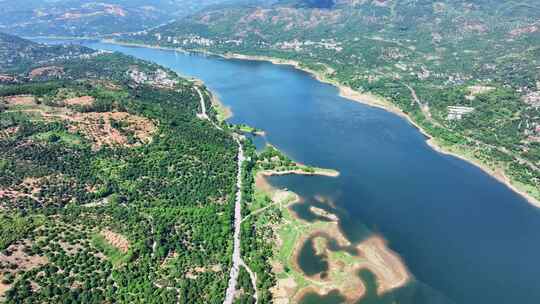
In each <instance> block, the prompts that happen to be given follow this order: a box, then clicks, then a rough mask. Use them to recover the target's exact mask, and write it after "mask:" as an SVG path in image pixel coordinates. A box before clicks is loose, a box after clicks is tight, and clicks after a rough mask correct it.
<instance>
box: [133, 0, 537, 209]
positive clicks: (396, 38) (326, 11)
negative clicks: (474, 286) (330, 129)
mask: <svg viewBox="0 0 540 304" xmlns="http://www.w3.org/2000/svg"><path fill="white" fill-rule="evenodd" d="M123 41H128V42H134V43H143V44H151V45H156V44H158V45H161V46H167V47H174V48H182V49H187V50H205V51H211V52H215V53H219V54H228V53H229V54H230V53H236V54H244V55H252V56H267V57H273V58H280V59H288V60H294V61H297V62H300V64H301V66H302V67H303V68H306V69H309V70H311V71H313V72H315V73H317V74H318V75H319V76H320V77H321V78H324V79H326V80H329V81H331V82H335V83H337V84H341V85H345V86H348V87H351V88H353V89H355V90H357V91H360V92H369V93H372V94H375V95H377V96H380V97H384V99H386V100H388V101H390V102H391V103H392V104H393V105H396V106H397V107H399V108H400V109H401V111H403V112H405V113H406V114H408V115H409V116H410V117H411V118H412V119H413V121H414V122H415V123H417V124H418V125H419V126H421V127H422V128H423V129H424V130H425V131H426V132H427V133H429V134H430V135H431V136H433V137H434V138H435V141H436V143H437V144H438V145H440V146H443V147H444V149H445V150H448V151H451V152H455V153H458V154H460V155H463V156H465V157H467V158H469V159H472V160H474V161H476V162H477V163H481V164H482V165H483V166H484V167H485V168H487V170H489V171H491V173H492V174H494V175H497V176H499V177H500V178H501V179H505V178H506V177H508V178H510V179H511V180H512V183H513V184H514V185H515V186H516V187H518V188H519V189H520V190H521V191H523V192H525V193H528V194H529V195H531V196H533V197H536V198H537V199H538V198H540V190H539V189H540V169H539V168H540V110H539V109H540V3H539V2H538V1H535V0H526V1H503V0H463V1H448V0H445V1H408V0H361V1H358V0H335V1H326V0H325V1H314V0H283V1H279V2H278V3H276V4H274V5H267V6H259V7H253V6H243V7H239V6H230V7H228V8H227V9H224V8H222V9H219V10H206V11H204V12H202V13H199V14H196V15H194V16H192V17H189V18H185V19H183V20H180V21H178V22H175V23H172V24H168V25H166V26H163V27H160V28H157V29H154V30H152V31H149V32H148V33H144V34H136V35H131V36H125V37H124V38H123Z"/></svg>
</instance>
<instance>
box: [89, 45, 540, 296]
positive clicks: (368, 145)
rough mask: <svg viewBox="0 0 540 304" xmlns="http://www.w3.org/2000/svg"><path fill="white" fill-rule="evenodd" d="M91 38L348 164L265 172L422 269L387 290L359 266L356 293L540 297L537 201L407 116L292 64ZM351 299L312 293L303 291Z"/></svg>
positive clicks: (327, 160)
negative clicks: (306, 171)
mask: <svg viewBox="0 0 540 304" xmlns="http://www.w3.org/2000/svg"><path fill="white" fill-rule="evenodd" d="M84 43H85V44H86V45H88V46H90V47H93V48H98V49H105V50H112V51H120V52H123V53H126V54H129V55H133V56H136V57H139V58H142V59H147V60H150V61H154V62H156V63H158V64H161V65H164V66H166V67H168V68H171V69H173V70H175V71H177V72H178V73H179V74H181V75H190V76H194V77H197V78H200V79H202V80H203V81H204V82H205V83H206V85H207V86H208V87H209V88H210V89H211V90H212V91H213V92H215V93H216V94H218V95H219V96H220V98H221V100H222V101H223V102H224V103H225V104H226V105H227V106H230V107H231V108H232V110H233V112H234V116H233V117H232V118H231V119H230V121H231V122H233V123H246V124H248V125H251V126H254V127H257V128H260V129H263V130H265V131H266V138H267V140H268V141H269V142H270V143H272V144H273V145H275V146H276V147H278V148H279V149H280V150H282V151H283V152H284V153H286V154H287V155H289V156H290V157H291V158H293V159H294V160H296V161H299V162H301V163H305V164H309V165H313V166H318V167H324V168H332V169H336V170H338V171H340V173H341V175H340V176H339V177H337V178H330V177H318V176H317V177H313V176H294V175H291V176H274V177H270V178H268V179H269V181H270V183H271V184H272V185H273V186H275V187H277V188H288V189H290V190H292V191H294V192H296V193H298V194H299V195H300V196H301V197H302V198H303V203H302V204H299V205H297V206H294V207H293V210H294V211H295V213H297V214H298V215H299V216H300V217H301V218H303V219H305V220H306V221H314V220H318V219H319V216H317V215H316V214H313V212H312V211H311V209H310V208H309V206H311V205H313V206H316V207H318V208H322V209H324V210H326V211H329V212H333V213H335V214H336V215H337V216H338V217H339V226H340V228H341V231H342V232H343V234H344V235H345V237H346V238H347V240H348V241H350V242H351V243H352V244H359V243H361V242H362V241H364V240H366V239H368V238H369V237H370V236H372V234H373V233H375V232H376V233H377V234H380V235H382V236H383V237H384V238H385V239H386V240H387V241H388V246H390V247H391V249H392V250H394V251H395V252H397V253H398V254H399V255H400V256H401V257H402V259H403V262H404V263H405V264H406V266H407V267H408V269H409V271H410V272H411V273H412V274H413V275H414V277H415V280H414V281H412V282H411V283H409V284H408V285H407V286H405V287H402V288H398V289H395V290H393V291H392V292H389V293H386V294H384V295H379V294H377V292H376V290H377V286H376V285H377V282H376V280H375V278H374V275H373V273H371V272H369V271H365V270H362V271H360V272H359V273H358V276H359V277H361V278H362V279H363V281H364V282H365V283H366V284H365V285H366V286H365V287H366V295H365V296H364V298H363V299H362V300H361V301H359V303H392V301H394V300H398V301H397V302H399V303H415V304H422V303H426V304H433V303H464V304H483V303H486V304H493V303H509V304H514V303H520V304H537V303H540V288H538V275H539V274H540V263H538V257H539V256H540V210H539V209H537V208H535V207H533V206H531V205H530V204H528V203H527V202H526V201H525V200H524V199H523V198H522V197H520V196H519V195H517V194H516V193H514V192H512V191H511V190H510V189H508V188H507V187H506V186H505V185H503V184H500V183H499V182H497V181H496V180H495V179H493V178H491V177H490V176H488V175H487V174H485V173H484V172H482V171H481V170H480V169H478V168H477V167H475V166H473V165H471V164H469V163H466V162H464V161H462V160H459V159H457V158H455V157H452V156H447V155H442V154H439V153H437V152H435V151H433V150H432V149H431V148H430V147H429V146H428V145H427V144H426V143H425V138H424V136H423V135H422V134H420V132H418V130H416V129H415V128H414V127H413V126H411V125H410V124H409V123H408V122H407V121H405V120H404V119H402V118H400V117H398V116H396V115H393V114H391V113H388V112H385V111H384V110H381V109H376V108H371V107H368V106H365V105H362V104H359V103H356V102H351V101H348V100H346V99H344V98H341V97H339V96H338V91H337V89H336V88H334V87H332V86H330V85H327V84H323V83H320V82H318V81H316V80H315V79H313V77H311V76H310V75H308V74H306V73H304V72H301V71H298V70H295V69H293V68H292V67H288V66H276V65H272V64H270V63H265V62H254V61H241V60H225V59H221V58H217V57H209V56H203V55H193V54H184V53H180V52H173V51H166V50H157V49H147V48H134V47H125V46H118V45H112V44H104V43H97V42H84ZM311 242H313V243H315V241H314V240H312V241H311ZM307 245H310V246H311V245H314V244H309V243H308V244H306V245H304V248H303V250H302V251H303V253H301V254H300V258H301V259H302V261H301V262H300V263H299V264H300V265H301V267H302V268H303V269H305V270H306V271H307V272H310V274H317V273H319V274H320V273H322V272H324V271H325V263H326V261H325V255H324V254H317V250H316V248H315V246H311V249H310V248H308V247H306V246H307ZM330 247H332V246H330ZM330 249H332V248H330ZM334 249H336V248H334ZM343 299H344V298H343V296H342V295H340V294H339V293H338V292H332V293H330V294H328V295H326V296H324V297H322V298H321V296H318V295H316V294H314V293H307V294H306V295H305V296H304V298H303V302H305V303H340V302H342V301H343Z"/></svg>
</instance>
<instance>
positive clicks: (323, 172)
mask: <svg viewBox="0 0 540 304" xmlns="http://www.w3.org/2000/svg"><path fill="white" fill-rule="evenodd" d="M313 169H314V170H315V171H313V172H307V171H303V170H302V169H295V170H283V171H276V170H264V171H261V172H259V173H258V174H260V175H262V176H279V175H306V176H326V177H338V176H339V175H340V173H339V171H336V170H333V169H322V168H313Z"/></svg>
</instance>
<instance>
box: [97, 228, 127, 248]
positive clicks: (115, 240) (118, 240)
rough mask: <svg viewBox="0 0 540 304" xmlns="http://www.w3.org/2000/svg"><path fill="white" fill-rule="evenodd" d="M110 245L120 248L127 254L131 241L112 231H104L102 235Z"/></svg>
mask: <svg viewBox="0 0 540 304" xmlns="http://www.w3.org/2000/svg"><path fill="white" fill-rule="evenodd" d="M100 234H101V235H102V236H103V237H104V238H105V240H107V242H109V244H111V245H112V246H114V247H116V248H118V250H120V251H121V252H123V253H127V252H128V250H129V241H128V240H127V239H126V238H125V237H124V236H123V235H121V234H119V233H116V232H113V231H111V230H103V231H101V233H100Z"/></svg>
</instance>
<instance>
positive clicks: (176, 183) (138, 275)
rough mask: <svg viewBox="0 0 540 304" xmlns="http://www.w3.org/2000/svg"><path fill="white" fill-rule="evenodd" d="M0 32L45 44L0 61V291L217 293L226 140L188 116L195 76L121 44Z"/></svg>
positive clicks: (209, 296) (228, 202)
mask: <svg viewBox="0 0 540 304" xmlns="http://www.w3.org/2000/svg"><path fill="white" fill-rule="evenodd" d="M0 38H2V39H0V46H2V48H3V49H13V48H15V49H16V48H18V47H20V48H24V47H27V45H31V47H32V49H33V50H32V52H31V53H28V54H32V56H34V55H35V56H36V58H42V55H43V54H51V53H54V54H53V55H54V56H53V57H54V58H57V59H55V60H54V62H52V63H51V62H45V61H43V62H41V61H38V60H32V57H28V56H27V57H25V58H23V59H21V60H19V61H17V60H18V59H17V58H15V60H13V61H12V63H11V65H10V66H9V67H8V68H6V67H5V66H2V70H1V71H0V73H2V76H3V78H2V79H0V222H1V225H0V234H1V235H2V237H1V238H0V239H1V242H0V276H1V282H0V297H1V298H2V299H3V300H4V301H5V302H7V303H44V302H47V303H104V302H107V303H221V302H222V301H223V297H224V295H225V289H226V284H227V280H228V275H229V267H230V264H231V253H232V216H233V211H232V210H233V208H234V206H233V203H234V193H235V191H236V189H235V188H236V166H235V164H236V157H237V145H236V143H235V142H234V140H233V138H232V137H231V136H230V131H228V129H227V128H226V126H225V125H224V127H225V131H222V130H219V129H217V128H214V127H213V126H212V124H211V123H210V122H209V121H207V120H202V119H198V118H197V116H196V113H197V112H198V111H200V109H199V107H200V105H199V95H198V94H197V92H196V90H195V88H194V86H195V84H194V83H192V82H190V81H187V80H185V79H182V78H179V77H178V76H177V75H176V74H174V73H173V72H172V71H170V70H167V69H164V68H161V67H159V66H157V65H155V64H150V63H147V62H144V61H140V60H136V59H134V58H131V57H128V56H124V55H121V54H116V53H114V54H112V53H105V54H101V53H100V54H95V55H93V56H82V57H81V56H77V57H71V56H68V55H69V54H70V52H71V50H70V48H69V47H57V48H54V49H52V48H50V47H47V46H42V45H37V44H32V43H31V42H28V41H25V40H20V39H18V38H15V37H11V36H0ZM41 51H42V52H43V53H41ZM71 54H73V53H71ZM60 58H62V59H60ZM32 62H34V63H33V64H32ZM14 71H15V72H14ZM199 89H201V90H204V88H203V87H200V88H199ZM205 96H207V97H208V96H209V95H208V94H205ZM205 102H207V103H208V105H210V99H209V98H208V99H207V100H205Z"/></svg>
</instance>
